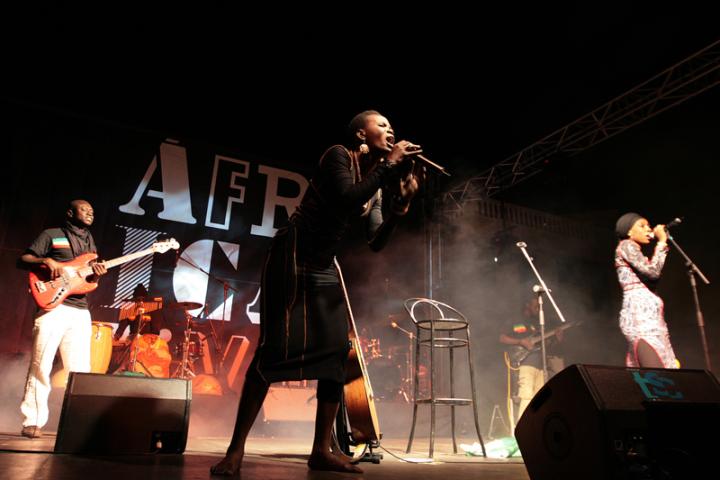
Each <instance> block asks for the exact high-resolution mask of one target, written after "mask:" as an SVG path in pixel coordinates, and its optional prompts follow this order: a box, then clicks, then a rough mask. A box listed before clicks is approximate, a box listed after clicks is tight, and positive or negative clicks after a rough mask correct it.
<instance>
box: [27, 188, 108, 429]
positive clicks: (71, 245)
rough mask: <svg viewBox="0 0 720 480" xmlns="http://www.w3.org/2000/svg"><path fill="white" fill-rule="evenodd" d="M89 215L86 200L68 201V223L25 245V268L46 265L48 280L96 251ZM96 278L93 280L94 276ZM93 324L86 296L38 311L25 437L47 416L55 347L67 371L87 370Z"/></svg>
mask: <svg viewBox="0 0 720 480" xmlns="http://www.w3.org/2000/svg"><path fill="white" fill-rule="evenodd" d="M93 219H94V214H93V208H92V206H91V205H90V204H89V203H88V202H87V201H85V200H73V201H72V202H70V205H69V207H68V210H67V221H66V223H65V225H64V226H63V227H61V228H49V229H47V230H44V231H43V232H42V233H40V235H39V236H38V237H37V238H36V239H35V241H34V242H33V243H32V244H31V245H30V246H29V247H28V248H27V250H26V251H25V253H24V254H23V255H22V256H21V257H20V260H21V261H22V262H23V263H24V264H25V266H27V267H29V268H41V269H46V271H47V272H48V274H49V275H48V277H49V278H53V279H55V278H58V277H60V276H61V275H62V274H63V266H62V262H67V261H70V260H72V259H74V258H75V257H77V256H78V255H80V254H83V253H91V252H92V253H95V252H96V248H95V241H94V240H93V236H92V234H91V233H90V231H89V230H88V227H90V225H92V223H93ZM92 269H93V272H94V274H95V277H99V276H100V275H104V274H105V273H106V272H107V269H106V267H105V265H104V264H103V263H101V262H98V263H94V264H93V265H92ZM95 280H96V279H95ZM91 335H92V323H91V319H90V312H89V311H88V303H87V299H86V295H69V296H68V297H67V298H66V299H65V300H64V301H63V302H62V304H60V305H58V306H57V307H55V308H53V309H51V310H39V311H38V313H37V315H36V316H35V324H34V328H33V347H32V353H31V358H30V367H29V369H28V376H27V383H26V384H25V397H24V398H23V401H22V404H21V405H20V410H21V412H22V414H23V417H24V419H23V423H22V427H23V428H22V432H21V434H22V435H23V436H25V437H28V438H38V437H40V436H41V435H42V433H41V428H42V427H43V426H44V425H45V424H46V423H47V420H48V413H49V412H48V396H49V395H50V371H51V370H52V366H53V360H54V359H55V354H56V353H57V351H58V349H59V350H60V354H61V356H62V361H63V364H64V365H65V367H66V368H67V369H68V371H72V372H89V371H90V336H91Z"/></svg>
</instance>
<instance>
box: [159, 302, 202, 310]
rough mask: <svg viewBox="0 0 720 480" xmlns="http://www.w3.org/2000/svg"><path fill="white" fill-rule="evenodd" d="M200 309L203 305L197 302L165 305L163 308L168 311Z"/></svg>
mask: <svg viewBox="0 0 720 480" xmlns="http://www.w3.org/2000/svg"><path fill="white" fill-rule="evenodd" d="M202 307H203V304H202V303H197V302H174V303H168V304H167V305H165V308H166V309H170V310H195V309H197V308H202Z"/></svg>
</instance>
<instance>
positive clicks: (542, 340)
mask: <svg viewBox="0 0 720 480" xmlns="http://www.w3.org/2000/svg"><path fill="white" fill-rule="evenodd" d="M536 293H537V302H538V322H539V323H540V351H541V354H542V369H543V383H545V382H547V380H548V373H547V356H546V353H545V312H543V296H542V294H543V291H542V290H538V291H537V292H536Z"/></svg>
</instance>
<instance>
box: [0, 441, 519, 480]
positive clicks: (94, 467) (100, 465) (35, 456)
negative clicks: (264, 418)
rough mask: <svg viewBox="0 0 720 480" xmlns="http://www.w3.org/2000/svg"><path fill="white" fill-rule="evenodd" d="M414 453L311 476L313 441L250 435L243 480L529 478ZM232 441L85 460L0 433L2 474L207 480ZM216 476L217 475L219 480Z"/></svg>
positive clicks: (389, 448)
mask: <svg viewBox="0 0 720 480" xmlns="http://www.w3.org/2000/svg"><path fill="white" fill-rule="evenodd" d="M418 440H419V441H418V443H417V445H418V449H416V450H415V451H414V452H412V453H411V454H407V455H406V454H405V453H404V451H405V442H406V439H387V440H384V441H383V442H382V448H381V449H380V453H382V455H383V459H382V460H381V461H380V463H379V464H372V463H369V462H362V463H361V464H360V467H361V468H362V469H363V470H364V471H365V473H364V474H362V475H357V474H341V473H334V472H313V471H310V470H308V468H307V465H306V462H307V456H308V450H309V446H310V442H311V437H305V438H280V437H251V438H250V439H249V440H248V444H247V454H246V457H245V463H244V466H243V469H242V474H241V478H244V479H246V480H254V479H258V480H259V479H263V480H269V479H283V480H286V479H294V478H312V479H324V478H327V479H339V478H368V479H371V478H372V479H416V478H418V477H419V478H423V479H448V478H453V479H462V478H482V479H484V480H494V479H503V480H516V479H517V480H521V479H527V478H529V477H528V475H527V472H526V471H525V466H524V464H523V463H522V460H520V459H518V458H511V459H496V458H489V459H485V458H482V457H474V456H466V455H464V454H457V455H454V454H448V453H438V454H437V455H436V457H435V460H434V461H433V462H429V461H428V459H427V458H426V455H427V450H425V448H426V446H427V442H426V441H424V440H426V439H423V438H419V439H418ZM228 441H229V438H226V437H191V438H189V439H188V445H187V449H186V451H185V454H183V455H128V456H115V457H108V456H97V457H91V456H82V455H66V454H54V453H52V450H53V446H54V443H55V435H54V434H52V433H47V434H45V435H43V437H41V438H39V439H33V440H31V439H27V438H24V437H21V436H20V434H19V433H0V471H2V472H3V475H2V477H3V478H4V479H7V480H26V479H27V480H30V479H32V480H41V479H52V480H65V479H76V478H102V479H103V480H114V479H123V480H127V479H145V478H163V479H177V480H180V479H191V478H192V479H197V478H208V477H209V476H210V475H209V469H210V466H211V465H213V464H214V463H215V462H217V461H218V460H219V459H220V458H222V454H223V452H224V451H225V448H226V446H227V443H228ZM436 449H437V450H438V451H440V452H451V451H452V445H451V443H450V440H449V439H447V438H442V439H436ZM216 478H221V477H216Z"/></svg>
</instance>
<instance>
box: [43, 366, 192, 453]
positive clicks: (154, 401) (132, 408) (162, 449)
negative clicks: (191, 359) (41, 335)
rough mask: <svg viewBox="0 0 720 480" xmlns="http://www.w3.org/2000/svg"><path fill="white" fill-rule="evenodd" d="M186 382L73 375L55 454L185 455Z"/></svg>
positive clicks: (188, 397)
mask: <svg viewBox="0 0 720 480" xmlns="http://www.w3.org/2000/svg"><path fill="white" fill-rule="evenodd" d="M191 399H192V384H191V383H190V382H189V381H188V380H182V379H168V378H147V377H133V376H118V375H101V374H95V373H71V374H70V379H69V380H68V385H67V388H66V390H65V398H64V400H63V405H62V411H61V413H60V424H59V426H58V433H57V438H56V440H55V452H57V453H89V454H103V455H116V454H141V453H182V452H184V451H185V445H186V443H187V432H188V424H189V421H190V401H191Z"/></svg>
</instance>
